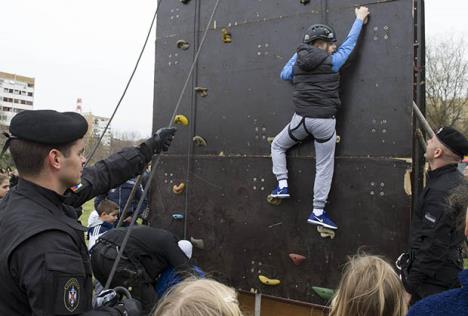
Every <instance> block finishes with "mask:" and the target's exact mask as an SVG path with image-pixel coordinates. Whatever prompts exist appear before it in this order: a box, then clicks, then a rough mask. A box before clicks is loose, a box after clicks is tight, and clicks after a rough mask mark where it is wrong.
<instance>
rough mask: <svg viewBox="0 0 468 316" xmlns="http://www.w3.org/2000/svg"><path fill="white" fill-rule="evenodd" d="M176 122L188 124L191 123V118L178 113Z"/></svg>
mask: <svg viewBox="0 0 468 316" xmlns="http://www.w3.org/2000/svg"><path fill="white" fill-rule="evenodd" d="M174 123H175V124H180V125H183V126H187V125H189V120H188V118H187V117H186V116H185V115H182V114H179V115H176V117H175V118H174Z"/></svg>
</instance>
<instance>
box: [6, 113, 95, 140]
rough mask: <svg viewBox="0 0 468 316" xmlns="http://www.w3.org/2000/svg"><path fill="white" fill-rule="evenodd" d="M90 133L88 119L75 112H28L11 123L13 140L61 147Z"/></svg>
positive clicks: (19, 115) (16, 116)
mask: <svg viewBox="0 0 468 316" xmlns="http://www.w3.org/2000/svg"><path fill="white" fill-rule="evenodd" d="M87 131H88V122H87V121H86V119H85V118H84V117H83V116H82V115H80V114H78V113H75V112H63V113H61V112H57V111H54V110H35V111H34V110H26V111H22V112H20V113H18V114H16V115H15V117H13V119H12V120H11V123H10V133H11V134H12V135H11V136H12V138H18V139H23V140H27V141H30V142H34V143H40V144H47V145H61V144H67V143H71V142H74V141H75V140H77V139H80V138H82V137H83V136H84V135H85V134H86V132H87Z"/></svg>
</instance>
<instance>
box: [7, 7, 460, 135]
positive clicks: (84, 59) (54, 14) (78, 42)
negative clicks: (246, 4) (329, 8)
mask: <svg viewBox="0 0 468 316" xmlns="http://www.w3.org/2000/svg"><path fill="white" fill-rule="evenodd" d="M166 1H167V0H166ZM171 1H176V0H171ZM228 1H235V0H228ZM400 1H409V0H400ZM156 2H157V1H156V0H133V1H130V0H79V1H78V0H13V1H12V0H8V1H7V0H0V4H1V6H0V7H1V8H2V9H1V12H2V16H1V18H0V47H1V52H0V71H5V72H11V73H16V74H20V75H25V76H30V77H35V78H36V95H35V108H36V109H39V108H52V109H56V110H59V111H66V110H68V111H71V110H73V109H74V108H75V102H76V99H77V98H78V97H81V98H82V99H83V107H84V111H92V112H94V113H95V114H98V115H102V116H110V114H111V113H112V110H113V108H114V106H115V105H116V103H117V101H118V99H119V97H120V95H121V93H122V91H123V88H124V86H125V84H126V82H127V80H128V78H129V75H130V73H131V71H132V69H133V66H134V64H135V61H136V58H137V57H138V54H139V52H140V48H141V45H142V44H143V41H144V38H145V36H146V32H147V30H148V27H149V24H150V22H151V18H152V16H153V13H154V10H155V6H156ZM467 13H468V1H466V0H428V1H426V35H427V36H428V37H436V36H437V35H441V36H443V35H445V34H452V33H453V34H456V35H460V36H467V35H468V21H467V18H466V16H467ZM154 38H155V34H154V32H153V34H152V37H151V40H150V42H149V43H148V47H147V49H146V52H145V54H144V57H143V59H142V61H141V63H140V67H139V70H138V72H137V74H136V76H135V78H134V80H133V83H132V85H131V87H130V89H129V91H128V93H127V96H126V98H125V99H124V102H123V103H122V105H121V108H120V110H119V112H118V114H117V116H116V117H115V119H114V121H113V124H112V126H113V128H114V129H116V130H127V131H138V132H140V133H141V134H142V135H149V134H150V132H151V119H152V102H153V75H154V74H153V70H154Z"/></svg>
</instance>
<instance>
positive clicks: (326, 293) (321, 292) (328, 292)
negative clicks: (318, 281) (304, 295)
mask: <svg viewBox="0 0 468 316" xmlns="http://www.w3.org/2000/svg"><path fill="white" fill-rule="evenodd" d="M312 289H313V290H314V292H315V293H317V295H318V296H320V298H322V299H324V300H326V301H329V300H331V299H332V298H333V295H335V291H334V290H332V289H327V288H325V287H318V286H313V287H312Z"/></svg>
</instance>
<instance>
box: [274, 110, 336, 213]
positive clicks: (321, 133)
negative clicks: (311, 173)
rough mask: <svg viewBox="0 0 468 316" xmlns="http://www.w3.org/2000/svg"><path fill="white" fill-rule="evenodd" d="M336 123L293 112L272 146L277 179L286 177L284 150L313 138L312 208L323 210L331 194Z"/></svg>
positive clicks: (332, 120)
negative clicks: (313, 180)
mask: <svg viewBox="0 0 468 316" xmlns="http://www.w3.org/2000/svg"><path fill="white" fill-rule="evenodd" d="M335 125H336V120H335V119H334V118H330V119H320V118H307V117H302V116H300V115H298V114H296V113H294V115H293V117H292V119H291V122H290V123H289V124H288V125H287V126H286V127H285V128H284V129H283V130H282V131H281V132H280V133H279V134H278V135H276V137H275V139H274V140H273V142H272V144H271V160H272V161H273V174H274V175H275V176H276V179H277V180H282V179H287V178H288V169H287V166H286V151H287V150H288V149H289V148H291V147H293V146H294V145H296V144H298V143H299V142H301V141H303V140H305V139H306V138H307V137H308V136H312V137H313V138H314V146H315V182H314V208H318V209H323V208H324V207H325V204H326V203H327V198H328V193H330V188H331V183H332V178H333V171H334V165H335V146H336V132H335Z"/></svg>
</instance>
